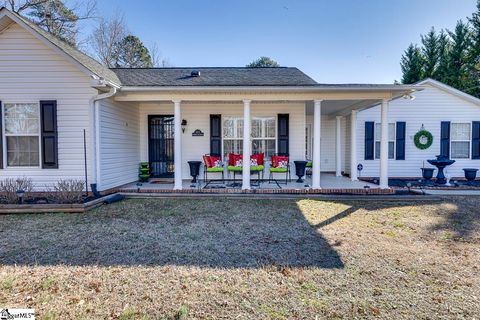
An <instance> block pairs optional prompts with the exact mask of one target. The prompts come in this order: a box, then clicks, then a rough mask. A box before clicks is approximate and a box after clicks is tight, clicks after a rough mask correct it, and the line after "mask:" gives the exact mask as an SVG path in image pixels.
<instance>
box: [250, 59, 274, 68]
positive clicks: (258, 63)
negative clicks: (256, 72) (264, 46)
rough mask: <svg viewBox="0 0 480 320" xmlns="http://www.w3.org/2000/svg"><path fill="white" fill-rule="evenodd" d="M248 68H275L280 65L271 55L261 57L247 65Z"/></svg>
mask: <svg viewBox="0 0 480 320" xmlns="http://www.w3.org/2000/svg"><path fill="white" fill-rule="evenodd" d="M246 67H247V68H275V67H280V65H279V64H278V62H277V61H275V60H273V59H272V58H269V57H260V58H259V59H257V60H255V61H253V62H251V63H249V64H247V65H246Z"/></svg>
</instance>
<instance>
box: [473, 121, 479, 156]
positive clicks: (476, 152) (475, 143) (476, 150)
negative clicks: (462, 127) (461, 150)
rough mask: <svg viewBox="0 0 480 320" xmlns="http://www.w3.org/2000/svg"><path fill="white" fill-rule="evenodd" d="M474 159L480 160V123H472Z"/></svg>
mask: <svg viewBox="0 0 480 320" xmlns="http://www.w3.org/2000/svg"><path fill="white" fill-rule="evenodd" d="M472 159H476V160H478V159H480V121H473V123H472Z"/></svg>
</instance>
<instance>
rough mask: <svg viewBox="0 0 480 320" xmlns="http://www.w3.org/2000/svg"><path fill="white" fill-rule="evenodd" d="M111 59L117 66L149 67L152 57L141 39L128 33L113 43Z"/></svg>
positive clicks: (151, 64)
mask: <svg viewBox="0 0 480 320" xmlns="http://www.w3.org/2000/svg"><path fill="white" fill-rule="evenodd" d="M112 57H113V60H114V61H115V67H117V68H119V67H122V68H151V67H152V66H153V63H152V57H151V56H150V53H149V52H148V49H147V48H146V47H145V46H144V45H143V43H142V41H141V40H140V39H139V38H138V37H136V36H133V35H128V36H126V37H125V38H123V39H122V40H120V41H118V42H117V43H115V45H114V49H113V53H112Z"/></svg>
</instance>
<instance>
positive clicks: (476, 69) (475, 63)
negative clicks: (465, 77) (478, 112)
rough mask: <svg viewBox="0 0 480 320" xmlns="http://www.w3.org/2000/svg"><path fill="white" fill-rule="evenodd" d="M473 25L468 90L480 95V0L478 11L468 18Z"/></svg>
mask: <svg viewBox="0 0 480 320" xmlns="http://www.w3.org/2000/svg"><path fill="white" fill-rule="evenodd" d="M468 21H469V22H470V26H471V46H470V50H469V55H468V68H469V79H470V84H471V87H470V88H467V90H466V91H467V92H468V93H470V94H472V95H474V96H476V97H480V82H479V81H480V0H477V11H476V12H474V13H473V14H472V17H471V18H469V19H468Z"/></svg>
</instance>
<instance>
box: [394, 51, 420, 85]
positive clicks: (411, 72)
mask: <svg viewBox="0 0 480 320" xmlns="http://www.w3.org/2000/svg"><path fill="white" fill-rule="evenodd" d="M400 66H401V68H402V73H403V76H402V83H404V84H410V83H415V82H417V81H420V80H421V79H422V73H423V72H422V70H423V58H422V53H421V51H420V49H419V48H418V46H416V45H414V44H413V43H412V44H410V45H409V46H408V48H407V50H405V52H404V54H403V55H402V60H401V62H400Z"/></svg>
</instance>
